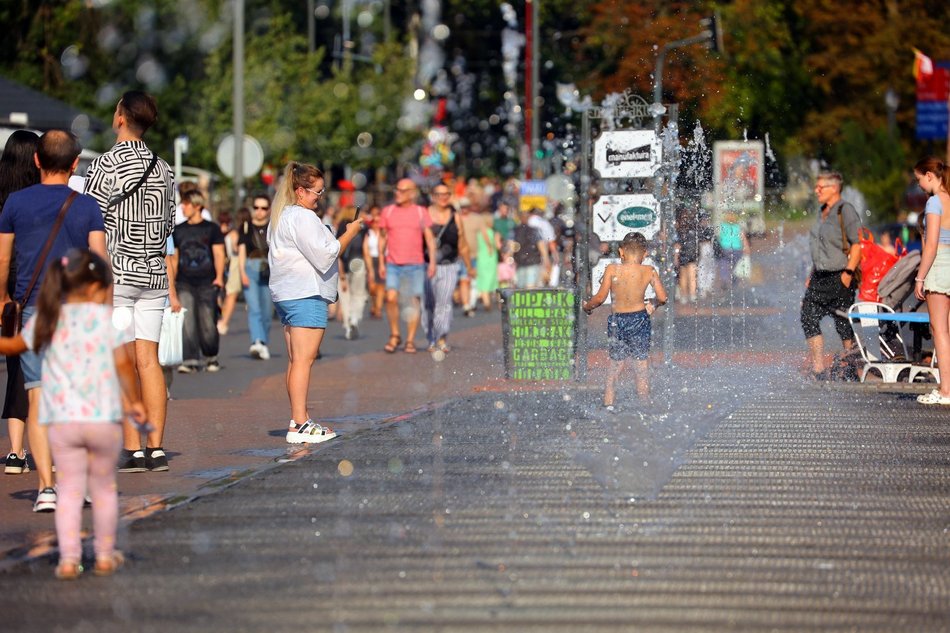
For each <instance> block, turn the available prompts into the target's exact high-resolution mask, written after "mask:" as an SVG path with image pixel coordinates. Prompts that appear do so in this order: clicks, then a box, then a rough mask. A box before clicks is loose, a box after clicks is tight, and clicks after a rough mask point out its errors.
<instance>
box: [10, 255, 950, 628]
mask: <svg viewBox="0 0 950 633" xmlns="http://www.w3.org/2000/svg"><path fill="white" fill-rule="evenodd" d="M763 260H765V261H769V259H768V257H766V256H765V255H763ZM772 281H775V279H773V280H772ZM763 283H764V284H766V286H764V287H763V288H764V289H763V288H758V289H757V293H759V296H763V295H764V297H763V298H762V299H761V301H762V302H763V304H765V305H772V306H777V307H780V308H781V310H780V311H779V314H778V315H775V314H772V313H769V314H761V315H751V314H745V315H739V314H734V315H733V314H730V315H728V316H715V315H711V316H704V317H703V318H706V319H709V320H708V322H707V325H706V327H705V328H704V329H703V332H704V334H703V335H702V336H699V337H694V338H691V337H692V336H693V335H692V332H693V331H694V330H693V329H691V328H693V326H694V324H693V323H691V322H690V321H689V320H688V319H687V318H686V317H685V316H684V317H683V318H682V319H681V320H679V321H678V323H677V329H676V332H675V336H676V337H677V350H676V357H678V358H679V359H681V360H682V361H685V359H687V358H694V359H699V361H698V362H694V363H693V364H688V363H686V362H678V363H677V364H675V365H674V366H672V367H669V366H664V365H662V364H659V365H658V366H656V367H655V371H654V399H653V403H652V404H646V405H644V404H640V403H639V402H637V401H636V400H635V399H634V398H631V397H629V395H628V394H624V395H625V397H624V398H622V399H621V400H620V402H619V405H620V412H619V413H618V414H613V415H612V414H607V413H604V412H602V410H601V409H600V407H599V392H597V391H595V390H593V389H591V388H588V387H585V386H578V385H575V384H573V383H572V384H567V385H563V386H561V387H560V388H554V389H552V388H549V389H548V390H546V391H531V390H525V391H522V392H520V393H516V392H511V391H506V390H504V389H498V388H497V380H496V381H495V382H494V383H492V380H491V378H492V376H491V375H490V372H491V371H495V372H498V373H500V367H499V366H498V362H500V356H499V355H498V352H497V345H498V341H497V339H494V340H493V339H492V336H495V335H493V334H492V332H497V322H494V323H489V322H487V321H486V322H485V323H484V324H481V325H476V326H475V327H473V328H472V329H470V330H469V336H470V337H471V339H472V346H471V347H469V346H468V345H467V344H463V341H464V339H463V336H465V333H460V336H459V337H458V338H459V339H460V342H459V346H458V348H457V349H456V350H455V351H453V352H452V353H451V354H450V355H449V359H452V360H446V361H444V362H443V363H440V364H433V362H432V360H431V359H430V358H428V357H427V355H425V354H417V355H416V356H415V357H409V356H408V355H405V354H402V355H401V356H399V357H396V358H394V357H392V356H387V355H384V354H382V353H381V352H378V353H377V352H368V355H364V356H359V357H358V358H360V359H361V361H360V367H359V369H360V371H359V372H345V371H342V370H341V371H339V372H333V371H329V370H330V369H332V367H331V365H330V363H331V362H338V363H342V364H345V363H347V362H355V361H353V360H348V357H346V358H339V359H336V360H334V359H333V358H332V356H331V357H328V359H327V360H328V361H329V362H328V363H327V364H326V367H327V368H328V371H327V372H326V375H325V379H326V383H327V384H326V385H324V386H322V387H318V388H317V391H315V398H314V400H315V401H316V402H323V400H322V398H323V397H324V396H323V394H324V393H325V392H323V391H320V389H327V390H328V391H329V392H331V393H335V394H336V400H337V401H345V400H346V398H347V395H346V394H347V391H346V386H345V385H346V381H349V382H350V384H352V383H353V382H354V379H353V378H352V377H351V375H352V374H353V373H357V374H360V375H364V377H366V378H367V379H368V380H369V382H370V384H371V385H372V388H373V389H375V390H376V391H374V392H373V393H374V394H375V393H377V392H378V393H380V394H385V395H380V398H383V400H382V401H383V402H385V403H386V404H392V405H394V406H393V407H376V408H373V406H372V405H369V404H366V402H365V400H368V399H369V398H368V397H366V396H361V397H359V398H354V400H353V403H352V404H350V405H348V406H350V407H352V411H350V412H348V413H346V412H344V413H341V414H340V415H357V416H358V415H368V414H369V413H370V412H375V414H381V412H385V411H400V409H398V408H396V407H395V405H396V404H397V402H396V396H394V395H392V392H393V391H398V390H400V389H402V390H404V391H408V392H410V393H414V392H418V393H421V391H422V390H421V387H419V386H418V385H419V384H420V383H426V382H428V381H433V382H435V383H436V385H437V386H438V389H441V390H448V389H449V387H448V385H449V384H457V383H459V382H460V381H467V382H465V387H464V388H462V387H457V388H456V390H455V391H454V392H452V391H447V392H446V396H445V397H444V398H441V399H438V400H439V401H441V402H443V403H444V404H442V405H440V406H432V407H428V408H425V407H423V408H418V405H416V406H417V409H416V412H415V414H414V415H411V416H407V417H405V418H404V419H402V420H400V421H395V422H392V423H381V421H380V419H379V418H373V420H372V421H371V422H370V423H367V424H365V425H363V426H361V427H360V430H355V429H354V430H353V431H351V432H350V433H349V434H348V435H346V436H344V438H343V439H341V440H336V441H333V442H329V443H327V444H326V445H324V446H323V447H321V448H319V449H317V450H315V451H313V453H312V454H309V455H305V456H303V457H302V458H301V459H297V460H296V461H292V462H289V463H285V464H276V463H275V464H274V466H272V467H268V468H265V469H261V470H258V471H257V472H256V473H255V474H250V475H248V476H246V477H243V478H241V479H240V480H239V481H237V482H236V483H234V484H233V485H231V486H229V487H226V489H223V490H221V491H220V492H217V493H215V494H208V495H204V496H202V497H200V498H198V499H196V500H194V501H192V502H190V503H187V504H183V505H181V506H180V507H177V508H176V509H174V510H172V511H168V512H158V513H154V514H152V515H151V516H150V517H148V518H147V519H145V520H141V521H138V522H135V523H133V524H131V526H127V527H126V529H125V530H124V531H123V534H122V536H121V539H122V541H123V547H124V548H125V549H126V551H127V552H129V553H130V555H131V560H130V562H129V564H128V566H127V567H126V568H125V569H123V570H122V571H121V573H120V575H118V576H116V577H114V578H111V579H98V578H93V577H91V576H90V577H88V578H82V579H80V581H79V582H76V583H70V584H66V583H61V582H57V581H54V580H53V579H52V566H51V562H50V560H49V559H48V558H40V559H37V560H35V561H33V562H32V563H30V564H28V565H21V566H19V567H17V568H14V569H12V570H9V571H8V572H7V573H6V574H4V575H2V576H0V613H2V614H3V617H4V620H3V621H4V625H5V628H6V626H9V627H10V630H25V631H28V630H56V629H57V628H58V629H60V630H87V629H88V630H97V631H100V630H101V631H128V630H135V631H168V630H176V631H177V630H189V631H192V630H193V631H199V630H201V631H260V630H269V631H278V630H280V631H283V630H288V631H289V630H298V631H299V630H327V631H377V630H405V631H417V630H443V631H454V630H470V631H476V630H505V631H529V630H542V629H544V630H548V631H550V630H558V631H587V630H617V631H632V630H636V631H687V630H697V631H705V630H722V631H734V630H748V631H759V630H786V631H802V630H814V631H825V630H856V631H872V630H875V631H945V630H947V627H948V622H950V608H948V607H947V605H948V604H950V596H948V595H947V594H948V592H950V572H948V566H947V556H948V551H950V549H948V546H950V494H948V493H950V467H948V462H947V456H946V453H947V446H948V445H950V430H948V429H950V411H943V410H936V409H933V408H926V407H924V406H923V405H918V404H917V403H916V401H915V400H914V399H913V397H912V395H911V394H909V393H892V392H890V391H887V390H884V389H882V388H880V387H875V386H859V387H853V386H843V387H837V386H826V385H821V386H818V385H815V384H814V383H806V382H804V380H803V379H802V378H801V377H800V374H799V371H798V369H799V365H800V355H801V349H800V348H801V341H800V338H798V339H792V338H783V337H784V336H786V335H787V336H789V337H790V336H792V335H793V333H794V327H795V323H796V320H797V317H796V315H795V314H793V313H789V311H788V309H787V304H788V303H794V302H795V301H797V297H795V296H794V295H793V293H791V292H790V291H789V290H788V288H787V287H778V286H774V287H772V289H771V291H769V290H768V288H767V287H768V283H769V277H768V275H766V280H765V281H764V282H763ZM789 283H790V282H789ZM796 292H797V287H796ZM786 296H787V297H788V298H785V297H786ZM490 318H491V319H494V317H490ZM479 319H481V317H479ZM736 319H739V320H742V319H744V320H745V321H744V324H742V325H741V327H737V324H736V323H731V321H733V320H736ZM657 325H658V329H659V325H660V324H659V322H658V324H657ZM799 336H800V334H799ZM499 338H500V337H499ZM594 338H595V339H596V337H594ZM379 340H381V339H379ZM711 341H717V342H716V343H712V342H711ZM476 342H477V345H476ZM466 349H467V350H469V352H466V351H465V350H466ZM474 350H479V351H478V353H476V352H475V351H474ZM714 352H717V353H718V355H714V354H713V353H714ZM783 358H784V362H782V359H783ZM703 359H706V360H705V361H704V360H703ZM710 359H714V360H710ZM422 361H425V362H422ZM593 361H594V362H593V364H592V372H591V373H592V383H596V380H597V378H596V376H597V374H598V372H600V370H601V369H600V363H599V362H598V361H597V360H596V357H595V358H594V359H593ZM321 362H322V361H321ZM452 362H457V363H459V365H458V366H454V367H453V366H452V365H450V364H449V363H452ZM343 366H344V365H340V366H339V367H343ZM382 367H388V368H390V370H391V371H389V372H380V368H382ZM486 367H487V368H489V369H485V368H486ZM393 368H399V369H398V370H394V369H393ZM463 368H465V369H463ZM466 369H467V370H468V373H469V374H473V375H471V376H468V377H466ZM380 373H386V374H387V375H388V378H387V379H385V380H384V381H380V380H379V378H378V376H379V375H380ZM443 373H445V374H448V375H449V376H450V378H449V377H446V379H445V381H444V382H443V383H441V384H440V383H439V381H440V380H442V374H443ZM475 374H477V375H475ZM187 378H189V377H188V376H184V377H179V378H177V379H176V385H178V383H179V382H184V380H185V379H187ZM380 382H383V384H379V383H380ZM491 384H495V388H492V389H490V390H487V391H478V392H477V393H473V392H474V391H475V390H476V388H480V387H484V386H485V385H491ZM279 386H280V381H279V377H272V378H266V379H264V380H261V381H258V382H257V383H254V384H253V385H252V386H251V388H250V389H249V390H248V391H247V395H246V396H245V398H243V399H242V402H243V404H242V405H240V406H243V407H244V411H243V413H242V410H241V409H240V407H239V408H238V409H228V408H227V407H228V406H230V405H227V403H228V402H230V401H210V400H209V401H202V402H200V403H199V404H197V405H195V406H196V407H198V408H196V409H195V410H196V411H202V410H203V411H204V412H205V416H206V417H207V418H208V419H207V420H206V422H205V425H206V426H209V427H214V426H215V425H216V424H218V423H222V421H223V420H226V419H234V420H240V421H241V424H250V423H249V422H246V420H247V418H248V417H250V416H252V415H264V414H266V412H267V410H266V408H265V407H264V405H263V404H262V405H261V409H260V412H259V413H254V411H255V410H254V409H252V408H251V406H252V405H251V404H250V403H251V402H253V401H255V399H256V400H259V401H262V402H263V401H269V402H271V406H276V405H274V404H273V403H275V402H280V399H279V398H277V396H276V395H274V394H273V392H275V391H277V390H278V387H279ZM368 388H369V387H364V388H362V389H363V391H360V393H365V389H368ZM905 391H907V390H906V389H905ZM341 394H342V395H341ZM272 396H273V397H272ZM386 398H388V400H387V399H386ZM432 400H435V399H432ZM235 406H238V405H235ZM279 406H280V407H283V405H282V404H281V405H279ZM282 410H283V409H282V408H281V409H279V410H278V411H277V412H276V413H275V412H273V411H271V412H270V414H269V417H268V419H269V420H277V421H275V422H271V423H269V424H266V425H263V427H264V428H267V429H273V430H277V429H279V428H280V423H279V420H280V419H281V418H280V412H281V411H282ZM407 410H409V409H408V408H404V409H401V411H403V412H405V411H407ZM238 413H240V415H238ZM254 428H255V429H256V430H255V433H257V434H258V435H260V432H261V428H262V425H260V424H255V425H254ZM341 428H342V426H341ZM272 439H273V442H272V443H271V444H270V447H272V448H275V449H276V448H278V447H280V438H272ZM257 443H258V445H259V446H265V447H266V446H267V443H266V442H261V441H260V439H258V442H257ZM186 453H187V452H185V453H183V454H182V455H181V456H178V457H175V459H173V461H172V466H173V473H174V472H175V470H181V471H187V470H188V467H189V464H188V462H186V459H189V458H186V457H185V454H186ZM176 461H177V462H178V465H177V467H176V464H175V462H176ZM265 461H266V460H265ZM271 461H273V460H271ZM258 463H260V462H258ZM144 477H145V479H143V481H145V480H147V478H149V477H155V476H152V475H146V476H144ZM126 481H129V482H131V479H128V480H127V479H126V478H125V477H123V478H121V479H120V486H121V485H123V484H124V483H125V482H126ZM4 503H6V502H4ZM20 505H23V504H22V502H21V503H19V504H18V505H17V508H18V511H22V510H23V509H22V508H20V507H19V506H20Z"/></svg>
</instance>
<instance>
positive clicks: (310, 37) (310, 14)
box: [307, 0, 317, 53]
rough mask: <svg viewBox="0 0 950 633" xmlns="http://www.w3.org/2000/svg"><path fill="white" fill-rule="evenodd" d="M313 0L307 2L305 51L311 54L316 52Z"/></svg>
mask: <svg viewBox="0 0 950 633" xmlns="http://www.w3.org/2000/svg"><path fill="white" fill-rule="evenodd" d="M314 2H315V0H307V43H308V46H307V50H308V51H310V52H311V53H313V52H314V51H316V50H317V25H316V24H315V23H314V20H316V7H315V6H314Z"/></svg>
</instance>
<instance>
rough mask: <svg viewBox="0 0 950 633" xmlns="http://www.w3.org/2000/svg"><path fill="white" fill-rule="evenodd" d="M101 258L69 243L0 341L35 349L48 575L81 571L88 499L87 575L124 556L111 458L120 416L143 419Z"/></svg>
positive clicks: (10, 349) (5, 347)
mask: <svg viewBox="0 0 950 633" xmlns="http://www.w3.org/2000/svg"><path fill="white" fill-rule="evenodd" d="M111 284H112V274H111V270H110V268H109V264H107V263H106V262H105V261H103V260H102V259H101V258H100V257H99V256H97V255H95V254H94V253H91V252H89V251H87V250H79V249H72V250H70V251H69V252H67V253H66V255H64V256H63V257H62V258H60V259H58V260H54V261H53V262H52V263H51V264H50V266H49V269H48V270H47V271H46V276H45V278H44V279H43V284H42V286H41V287H40V295H39V297H38V299H37V304H36V314H35V316H34V317H33V318H31V319H30V320H29V321H27V322H26V324H24V326H23V330H22V331H21V332H20V333H19V334H18V335H16V336H13V337H4V338H0V353H3V354H19V353H22V352H23V351H24V350H26V349H32V350H41V351H42V352H43V354H44V356H43V371H42V388H41V390H40V393H41V395H40V411H39V422H40V424H41V425H47V426H48V429H49V441H50V447H51V449H52V452H53V462H54V463H55V464H56V474H57V478H58V490H57V491H56V496H57V504H56V536H57V539H58V541H59V564H58V565H57V567H56V577H57V578H60V579H64V580H72V579H75V578H78V577H79V574H80V573H81V572H82V565H81V561H82V538H81V534H82V506H83V500H84V497H85V493H86V491H87V490H88V492H89V495H90V496H91V497H92V515H93V528H94V534H95V539H94V549H95V553H96V563H95V567H94V568H93V573H95V574H97V575H101V576H103V575H109V574H111V573H113V572H115V570H116V569H118V568H119V566H121V564H122V562H123V557H122V554H121V553H120V552H118V551H116V549H115V534H116V526H117V523H118V493H117V491H116V478H115V472H116V460H117V459H118V455H119V449H120V448H121V435H122V429H121V426H120V421H121V417H122V415H123V404H124V405H125V413H126V414H127V415H129V416H130V417H131V418H132V419H133V420H134V421H136V422H137V423H139V424H144V421H145V409H144V407H143V405H142V401H141V396H140V392H139V386H138V382H137V381H136V378H135V372H134V369H133V366H132V362H131V359H130V358H129V355H128V353H127V352H126V350H125V348H124V347H123V344H122V343H123V341H124V340H125V338H124V334H123V332H122V331H121V330H119V329H118V328H116V327H115V326H114V325H113V323H112V307H111V302H110V297H109V287H110V286H111Z"/></svg>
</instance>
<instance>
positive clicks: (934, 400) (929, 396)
mask: <svg viewBox="0 0 950 633" xmlns="http://www.w3.org/2000/svg"><path fill="white" fill-rule="evenodd" d="M917 402H919V403H920V404H943V405H947V404H950V397H948V396H942V395H940V391H939V390H937V389H934V390H933V391H931V392H930V393H925V394H923V395H922V396H917Z"/></svg>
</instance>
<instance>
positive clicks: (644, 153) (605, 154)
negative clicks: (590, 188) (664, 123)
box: [594, 130, 663, 178]
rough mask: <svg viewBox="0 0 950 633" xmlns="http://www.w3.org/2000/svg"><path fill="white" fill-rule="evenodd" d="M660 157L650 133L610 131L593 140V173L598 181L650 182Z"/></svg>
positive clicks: (661, 150)
mask: <svg viewBox="0 0 950 633" xmlns="http://www.w3.org/2000/svg"><path fill="white" fill-rule="evenodd" d="M662 156H663V148H662V145H661V144H660V139H659V138H658V137H657V135H656V133H654V132H653V130H614V131H610V132H604V133H602V134H601V135H600V136H598V137H597V138H596V139H594V169H596V170H597V173H598V174H600V177H601V178H651V177H652V176H653V174H655V173H656V170H657V169H658V168H659V166H660V159H661V158H662Z"/></svg>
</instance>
